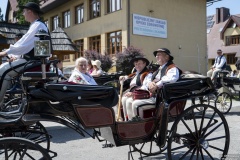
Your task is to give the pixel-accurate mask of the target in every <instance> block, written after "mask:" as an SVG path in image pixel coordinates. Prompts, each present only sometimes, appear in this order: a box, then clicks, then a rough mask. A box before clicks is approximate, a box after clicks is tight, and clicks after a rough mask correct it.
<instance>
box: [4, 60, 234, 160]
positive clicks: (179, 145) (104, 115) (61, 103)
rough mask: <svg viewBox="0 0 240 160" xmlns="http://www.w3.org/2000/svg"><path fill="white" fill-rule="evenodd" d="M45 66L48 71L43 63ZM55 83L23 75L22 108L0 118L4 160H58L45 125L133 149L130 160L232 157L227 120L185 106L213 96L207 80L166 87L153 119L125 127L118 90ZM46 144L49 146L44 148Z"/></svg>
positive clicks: (207, 109) (46, 76)
mask: <svg viewBox="0 0 240 160" xmlns="http://www.w3.org/2000/svg"><path fill="white" fill-rule="evenodd" d="M42 59H45V57H42ZM41 62H43V64H42V66H43V67H42V68H43V69H44V68H45V63H44V62H45V60H42V61H41ZM29 63H30V62H29ZM26 66H28V65H26ZM57 79H58V76H57V74H54V73H48V72H45V71H44V70H43V71H42V72H26V71H23V72H22V73H21V76H20V83H21V85H22V88H23V94H22V95H21V98H20V99H21V103H19V108H18V109H17V110H14V111H11V112H0V117H1V118H0V124H1V125H0V126H1V139H0V157H1V159H3V158H4V159H12V158H13V159H25V158H32V159H41V158H42V159H51V158H53V157H54V156H56V155H57V154H56V153H55V154H53V156H49V154H48V153H54V152H52V151H51V150H50V136H49V134H48V133H47V131H46V129H45V128H44V126H42V125H41V123H40V122H41V121H50V122H56V123H60V124H63V125H66V126H68V127H70V128H72V129H73V130H75V131H76V132H78V133H79V134H80V135H82V136H85V135H89V136H91V137H92V138H97V139H98V140H99V141H100V142H102V141H106V142H108V143H110V144H111V145H114V146H116V147H120V146H124V145H129V148H130V151H129V159H131V158H132V156H131V155H132V153H133V152H139V153H140V156H141V157H142V156H143V155H146V156H153V155H157V154H160V153H162V152H163V151H164V150H166V149H167V153H168V159H198V158H199V159H215V158H221V157H225V156H226V155H227V153H228V148H229V142H230V135H229V128H228V124H227V122H226V119H225V118H224V116H223V114H222V113H221V112H220V111H219V110H218V109H216V108H215V107H213V106H210V105H204V104H199V105H193V106H188V105H187V103H186V101H187V99H190V98H194V97H199V96H204V95H209V94H211V93H213V92H214V90H215V89H214V86H213V84H212V82H211V81H210V79H209V78H185V79H181V80H179V81H178V82H176V83H171V84H165V85H164V87H163V88H162V89H160V90H158V93H157V96H156V104H155V107H154V108H153V109H151V114H148V116H145V117H143V118H142V119H138V120H137V121H127V122H123V121H117V120H116V113H115V111H114V109H113V107H114V106H115V105H116V104H117V102H118V98H119V96H118V93H117V91H116V89H115V88H114V87H111V86H90V85H80V84H68V83H60V82H58V81H57ZM33 82H34V83H33ZM33 84H34V85H33ZM200 107H201V108H203V109H202V110H201V111H199V108H200ZM145 112H148V110H145ZM86 129H92V130H93V132H91V133H89V132H88V131H87V130H86ZM16 137H20V138H16ZM43 141H46V142H47V143H44V144H45V146H41V144H42V142H43ZM46 144H47V145H46ZM176 157H177V158H176ZM113 158H114V157H113Z"/></svg>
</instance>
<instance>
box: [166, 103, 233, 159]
mask: <svg viewBox="0 0 240 160" xmlns="http://www.w3.org/2000/svg"><path fill="white" fill-rule="evenodd" d="M200 106H204V108H205V109H204V112H205V111H206V110H207V109H209V108H210V109H212V110H213V111H214V112H213V114H212V115H213V116H212V122H213V123H212V122H210V126H209V127H208V125H206V127H205V125H203V126H204V127H203V128H202V131H201V129H200V128H201V124H200V125H199V130H197V131H196V132H191V131H189V133H188V134H182V135H178V133H177V132H178V130H177V128H178V127H177V126H178V123H179V122H180V121H183V122H184V119H183V117H184V115H185V114H186V113H188V112H189V111H191V110H192V111H193V110H194V108H197V107H200ZM204 114H205V113H203V114H202V117H203V119H202V120H201V121H200V122H201V123H204V120H205V116H204ZM186 115H187V114H186ZM215 116H216V117H217V116H219V118H220V121H217V120H215V119H214V117H215ZM196 117H197V116H196ZM197 118H199V117H197ZM194 119H195V118H193V119H192V121H194ZM198 120H199V119H198ZM207 120H208V119H206V120H205V121H207ZM210 120H211V118H210V119H209V121H210ZM209 121H208V122H209ZM219 127H223V128H224V130H223V133H222V134H223V135H220V136H217V137H212V136H213V135H214V131H215V130H217V129H219ZM221 129H222V128H221ZM190 130H194V129H190ZM176 137H178V138H179V139H180V140H184V138H185V141H182V143H180V144H177V145H175V146H174V145H172V143H173V142H175V141H176V139H175V138H176ZM219 141H220V142H223V143H225V144H224V145H223V146H222V147H221V146H220V147H218V146H214V145H213V144H214V143H216V142H217V143H219ZM229 141H230V135H229V128H228V125H227V121H226V119H225V118H224V115H223V114H222V113H221V112H220V111H218V110H217V109H216V108H215V107H212V106H209V105H195V106H192V107H189V108H188V109H186V110H185V111H184V113H182V114H181V115H180V116H179V117H178V119H177V120H176V121H175V122H174V124H173V125H172V129H171V136H170V137H169V141H168V158H169V160H171V159H172V157H174V156H175V155H176V154H179V153H180V152H182V154H181V155H180V156H181V157H180V159H184V158H186V157H187V156H191V158H190V159H192V158H193V157H194V156H196V157H195V158H196V159H198V158H201V157H203V159H204V156H208V157H210V158H211V159H214V158H213V157H214V156H219V155H221V154H222V156H224V155H226V154H227V153H228V149H229ZM176 146H177V147H176ZM182 149H184V150H185V151H181V150H182ZM209 151H214V153H211V152H209ZM172 152H173V153H172ZM216 152H217V153H218V152H219V154H217V155H216ZM177 157H179V155H177ZM195 158H193V159H195ZM215 158H216V157H215ZM218 158H219V157H218Z"/></svg>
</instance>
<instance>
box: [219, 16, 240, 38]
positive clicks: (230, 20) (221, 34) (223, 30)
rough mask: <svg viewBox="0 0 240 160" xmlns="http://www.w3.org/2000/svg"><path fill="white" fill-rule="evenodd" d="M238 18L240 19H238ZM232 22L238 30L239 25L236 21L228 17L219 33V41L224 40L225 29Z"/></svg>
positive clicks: (232, 17)
mask: <svg viewBox="0 0 240 160" xmlns="http://www.w3.org/2000/svg"><path fill="white" fill-rule="evenodd" d="M239 18H240V17H239ZM232 21H234V22H235V23H236V25H237V26H238V27H239V28H240V23H239V22H238V21H236V20H235V18H234V16H230V18H229V19H228V21H227V23H226V24H225V26H224V28H223V29H222V31H221V33H220V38H221V40H223V39H224V32H225V31H226V29H227V28H228V25H229V24H230V23H231V22H232Z"/></svg>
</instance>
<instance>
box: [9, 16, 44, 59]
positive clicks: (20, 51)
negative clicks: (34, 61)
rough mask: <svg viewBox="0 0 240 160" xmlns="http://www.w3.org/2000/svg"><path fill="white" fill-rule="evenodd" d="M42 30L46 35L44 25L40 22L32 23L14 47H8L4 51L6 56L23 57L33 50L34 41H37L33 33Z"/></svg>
mask: <svg viewBox="0 0 240 160" xmlns="http://www.w3.org/2000/svg"><path fill="white" fill-rule="evenodd" d="M40 29H43V30H45V31H46V32H47V33H48V28H47V27H46V25H45V24H44V23H42V22H40V21H37V20H36V21H34V22H33V23H32V24H31V25H30V28H29V30H28V31H27V33H26V34H24V35H23V37H22V38H21V39H19V40H18V41H17V42H16V43H15V44H14V45H10V47H9V49H7V50H6V53H7V54H13V55H24V54H26V53H28V52H30V51H31V50H32V49H33V48H34V41H36V40H39V38H38V37H35V33H36V32H37V31H38V30H40Z"/></svg>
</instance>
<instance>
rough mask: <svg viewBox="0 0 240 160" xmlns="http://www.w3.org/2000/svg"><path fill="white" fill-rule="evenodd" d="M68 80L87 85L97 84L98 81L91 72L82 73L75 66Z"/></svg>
mask: <svg viewBox="0 0 240 160" xmlns="http://www.w3.org/2000/svg"><path fill="white" fill-rule="evenodd" d="M68 82H74V83H78V84H87V85H97V83H96V82H95V80H94V79H93V77H92V76H91V75H90V74H89V73H81V72H80V71H79V70H78V69H77V68H74V70H73V72H72V74H71V76H70V78H69V80H68Z"/></svg>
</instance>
